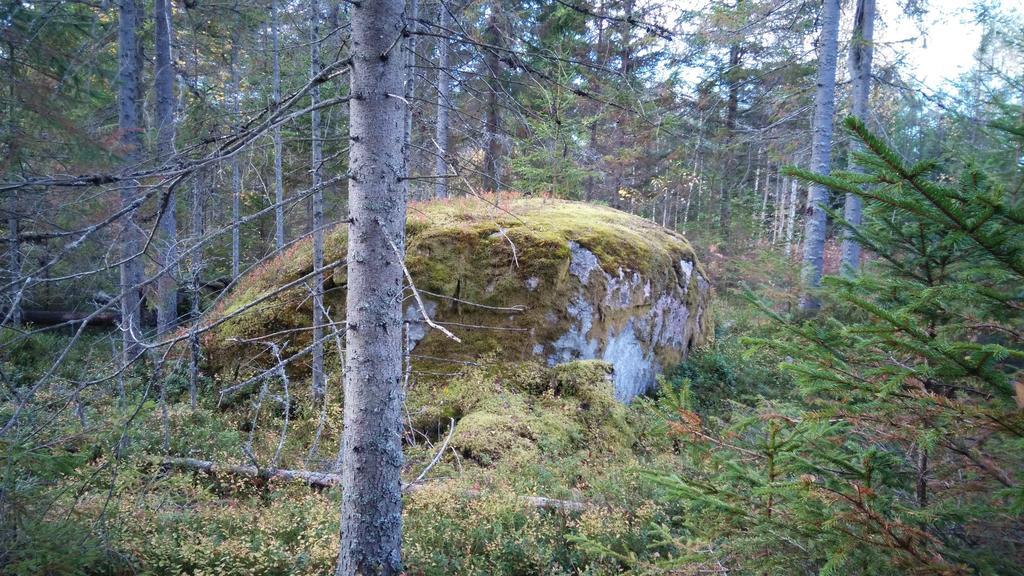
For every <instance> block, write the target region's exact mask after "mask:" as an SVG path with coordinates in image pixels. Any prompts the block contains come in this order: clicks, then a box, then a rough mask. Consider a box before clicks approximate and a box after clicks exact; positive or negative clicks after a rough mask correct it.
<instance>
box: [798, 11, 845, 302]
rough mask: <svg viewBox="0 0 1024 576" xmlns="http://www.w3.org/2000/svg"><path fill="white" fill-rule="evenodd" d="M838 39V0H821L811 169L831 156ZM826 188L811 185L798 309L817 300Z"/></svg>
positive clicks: (822, 169)
mask: <svg viewBox="0 0 1024 576" xmlns="http://www.w3.org/2000/svg"><path fill="white" fill-rule="evenodd" d="M838 39H839V0H824V7H823V9H822V15H821V40H820V42H821V44H820V46H819V57H818V82H817V90H816V92H815V95H814V134H813V136H812V137H811V166H810V169H811V171H812V172H815V173H817V174H828V172H829V165H830V163H831V158H832V117H833V115H834V114H835V102H836V51H837V49H838V48H837V46H838ZM827 204H828V189H827V188H825V187H824V186H822V185H820V184H811V185H810V189H809V192H808V206H807V210H808V215H807V222H806V224H805V225H804V226H805V228H804V266H803V274H802V276H803V293H802V294H801V296H800V309H801V310H803V311H805V312H809V311H814V310H817V309H818V308H819V307H820V306H821V303H820V302H819V301H818V298H817V296H815V294H814V290H815V289H817V288H818V286H819V285H820V284H821V275H822V272H823V270H824V263H825V224H826V218H825V207H826V206H827Z"/></svg>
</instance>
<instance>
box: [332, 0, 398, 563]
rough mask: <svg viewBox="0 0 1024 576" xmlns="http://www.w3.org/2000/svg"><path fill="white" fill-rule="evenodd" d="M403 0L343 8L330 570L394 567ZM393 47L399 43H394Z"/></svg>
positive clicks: (396, 523) (395, 538) (396, 485)
mask: <svg viewBox="0 0 1024 576" xmlns="http://www.w3.org/2000/svg"><path fill="white" fill-rule="evenodd" d="M402 9H403V2H402V0H377V1H375V2H362V3H359V4H353V5H352V46H353V52H352V72H351V83H352V84H351V86H352V90H351V93H352V97H353V98H352V100H351V102H350V103H349V118H350V121H349V137H350V141H351V147H350V149H349V170H350V172H351V181H350V184H349V206H350V209H349V231H348V238H349V241H348V253H347V257H348V294H347V315H346V338H345V344H346V347H345V356H346V369H347V372H346V373H345V408H344V410H345V421H344V437H343V440H342V459H341V461H342V484H343V492H342V503H341V549H340V552H339V556H338V567H337V571H336V573H337V574H338V575H339V576H354V575H356V574H377V575H382V576H390V575H395V574H399V573H400V572H401V570H402V558H401V535H402V495H401V486H400V481H401V477H400V473H401V469H402V444H401V414H402V404H403V402H404V392H403V389H402V342H401V337H402V304H401V302H402V292H403V273H402V264H401V261H400V260H401V258H402V257H403V256H402V255H404V253H405V207H406V200H407V198H406V197H407V194H406V183H405V182H406V181H405V180H404V177H405V174H404V173H403V169H404V168H405V161H404V159H403V158H402V147H403V146H402V145H403V139H404V130H403V128H404V121H405V108H404V106H405V104H404V103H403V102H402V100H401V99H400V98H395V97H393V96H389V94H392V95H396V94H401V93H402V85H403V82H404V74H405V71H406V69H407V67H406V62H405V59H404V58H403V57H402V56H403V54H402V52H401V49H400V46H401V44H400V39H401V36H402V32H403V19H402V12H403V10H402ZM396 46H397V47H398V48H396Z"/></svg>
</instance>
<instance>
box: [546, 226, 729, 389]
mask: <svg viewBox="0 0 1024 576" xmlns="http://www.w3.org/2000/svg"><path fill="white" fill-rule="evenodd" d="M569 249H570V254H571V260H570V263H569V273H570V274H571V275H572V276H573V277H575V278H576V279H577V280H578V281H579V286H578V293H577V295H576V296H574V297H573V298H572V299H571V300H570V301H569V304H568V306H567V307H566V310H565V311H564V314H565V316H566V317H567V318H568V319H569V320H570V326H569V329H568V330H567V331H566V332H565V333H563V334H562V335H561V336H559V337H558V338H557V339H556V340H554V341H553V342H551V343H550V344H549V345H548V346H546V347H543V346H539V345H538V346H537V347H535V348H534V353H538V352H539V351H540V350H546V351H548V352H549V353H548V354H547V356H546V360H547V363H548V364H550V365H554V364H558V363H561V362H567V361H570V360H578V359H583V360H586V359H594V358H599V359H601V360H604V361H606V362H609V363H611V364H612V365H613V366H614V367H615V375H614V387H615V396H616V398H618V399H619V400H620V401H621V402H629V401H630V400H632V399H633V398H635V397H636V396H638V395H640V394H643V393H645V392H648V391H650V390H651V389H652V388H653V387H654V385H655V384H656V382H657V378H656V377H657V375H658V374H659V373H660V372H661V371H662V369H663V368H664V366H662V364H661V361H660V360H659V356H665V354H660V353H661V352H675V353H676V354H675V356H679V355H680V354H681V355H685V353H686V352H687V351H688V348H689V347H690V344H691V342H692V340H693V339H694V336H695V335H694V334H692V332H693V331H694V330H695V329H696V328H695V327H699V326H702V324H701V322H700V320H701V319H702V317H703V315H704V310H703V309H702V308H701V307H700V305H698V306H697V309H696V310H691V309H690V308H689V307H688V305H687V293H688V292H689V291H690V290H691V285H692V289H693V290H697V291H699V292H700V293H701V295H706V293H707V292H708V291H709V290H710V284H709V283H708V281H707V280H706V279H705V278H704V277H703V275H701V273H700V272H697V273H696V275H695V274H694V272H695V267H694V263H693V262H690V261H687V260H681V261H679V268H678V270H676V271H675V276H676V281H675V282H671V283H669V285H668V286H652V282H651V279H649V278H645V277H644V276H643V275H641V274H640V273H638V272H637V271H635V270H627V269H623V268H621V267H618V268H616V269H615V270H614V271H606V270H604V269H603V268H602V267H601V263H600V260H599V259H598V257H597V256H596V255H595V254H594V253H593V252H591V251H590V250H588V249H586V248H584V247H583V246H580V245H579V244H577V243H576V242H570V243H569ZM695 276H696V278H695ZM692 301H696V302H703V301H706V298H699V299H692ZM693 314H696V316H695V318H696V319H697V322H689V320H690V318H691V315H693ZM668 356H672V354H668Z"/></svg>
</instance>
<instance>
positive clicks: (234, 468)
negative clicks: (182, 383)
mask: <svg viewBox="0 0 1024 576" xmlns="http://www.w3.org/2000/svg"><path fill="white" fill-rule="evenodd" d="M157 462H158V463H159V464H160V465H161V466H164V467H167V468H178V469H184V470H195V471H197V472H204V473H206V474H211V475H217V474H230V475H232V476H242V477H245V478H259V479H262V480H286V481H297V482H302V483H304V484H307V485H309V486H312V487H315V488H333V487H334V486H338V485H339V484H341V474H329V473H327V472H310V471H307V470H285V469H282V468H257V467H256V466H246V465H234V464H221V463H218V462H211V461H209V460H198V459H196V458H162V459H159V460H157ZM429 485H430V484H429V483H425V482H420V483H411V484H403V485H402V493H403V494H415V493H416V492H420V491H422V490H424V489H426V488H427V487H428V486H429ZM463 495H464V496H465V497H467V498H482V497H484V496H485V495H486V494H485V493H484V492H483V491H482V490H466V491H465V492H463ZM517 499H518V500H519V501H521V502H522V503H523V504H525V505H526V506H529V507H531V508H539V509H543V510H559V511H562V512H576V513H579V512H585V511H587V510H591V509H593V508H595V506H594V505H593V504H590V503H589V502H577V501H575V500H559V499H556V498H546V497H543V496H518V497H517Z"/></svg>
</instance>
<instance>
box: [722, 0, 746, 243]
mask: <svg viewBox="0 0 1024 576" xmlns="http://www.w3.org/2000/svg"><path fill="white" fill-rule="evenodd" d="M742 4H743V0H736V6H735V10H736V11H737V12H739V10H740V6H741V5H742ZM742 61H743V49H742V47H741V46H740V43H739V40H738V39H736V40H734V41H733V43H732V44H730V45H729V69H728V70H727V72H726V74H727V78H728V82H729V95H728V98H727V100H726V108H725V130H726V134H725V141H726V145H725V147H724V148H723V150H724V152H725V154H726V159H725V174H726V175H731V174H733V173H734V172H735V170H734V169H733V166H734V165H735V157H734V156H735V154H734V152H733V150H732V145H733V135H734V133H735V132H736V116H737V114H738V113H739V106H740V64H741V63H742ZM734 184H736V183H735V182H732V181H730V182H728V183H724V182H723V184H722V186H721V187H720V190H721V194H720V197H719V204H718V219H719V222H720V226H721V228H722V233H723V234H725V237H726V239H728V238H729V227H730V225H731V224H732V187H733V185H734Z"/></svg>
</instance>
